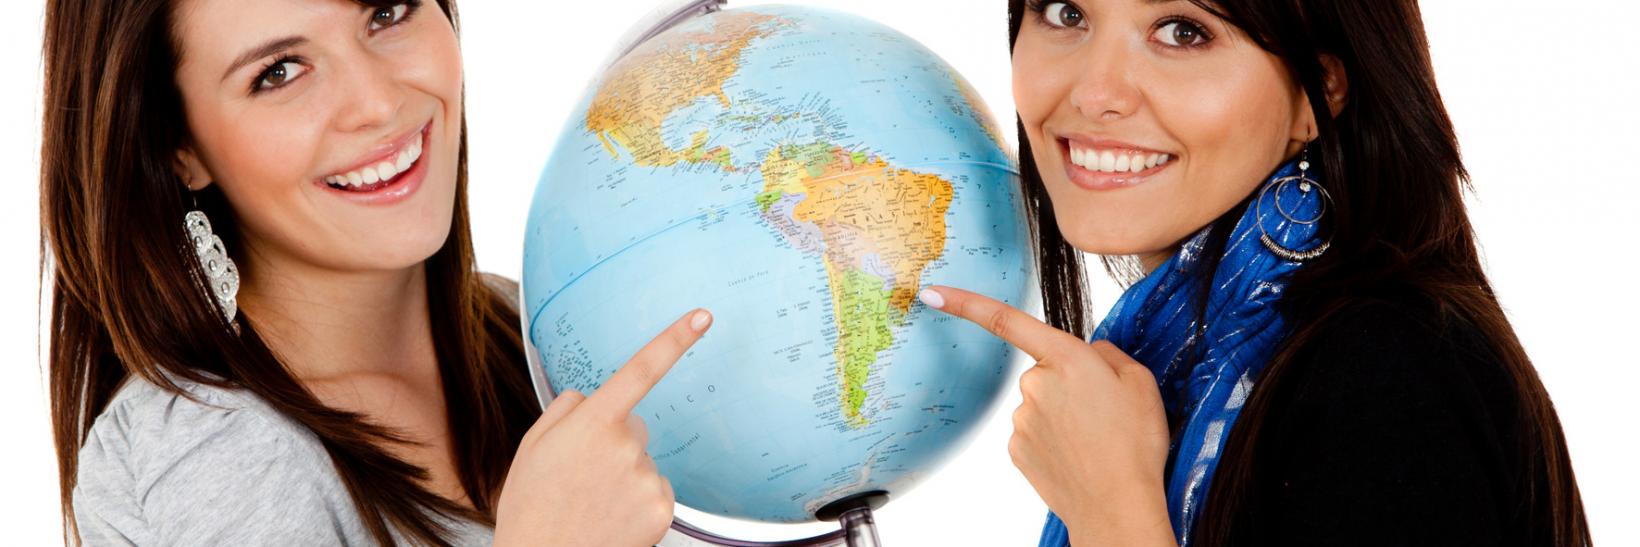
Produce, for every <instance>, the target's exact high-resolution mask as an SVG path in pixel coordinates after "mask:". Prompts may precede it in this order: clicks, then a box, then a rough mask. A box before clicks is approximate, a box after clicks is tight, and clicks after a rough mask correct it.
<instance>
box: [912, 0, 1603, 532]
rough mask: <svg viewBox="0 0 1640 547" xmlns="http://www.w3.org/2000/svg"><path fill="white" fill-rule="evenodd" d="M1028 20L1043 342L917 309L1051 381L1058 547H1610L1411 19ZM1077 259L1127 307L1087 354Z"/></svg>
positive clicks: (1312, 12) (1041, 387)
mask: <svg viewBox="0 0 1640 547" xmlns="http://www.w3.org/2000/svg"><path fill="white" fill-rule="evenodd" d="M1009 15H1010V29H1009V31H1010V34H1009V35H1010V47H1011V48H1012V54H1013V61H1014V94H1015V99H1016V104H1017V106H1018V114H1019V131H1020V148H1021V153H1020V160H1021V163H1022V172H1023V177H1022V178H1023V189H1024V192H1025V197H1026V202H1027V207H1028V209H1029V212H1030V217H1031V219H1032V227H1033V234H1034V236H1035V240H1036V244H1037V262H1038V266H1039V271H1040V275H1041V284H1042V287H1041V288H1042V295H1043V300H1044V303H1045V308H1046V316H1047V322H1046V323H1044V322H1041V321H1038V320H1036V319H1035V318H1033V317H1031V316H1030V315H1028V314H1025V313H1023V312H1020V311H1018V310H1015V309H1013V308H1010V307H1008V306H1006V305H1004V304H1002V303H999V302H997V301H995V300H991V299H989V298H986V297H984V296H981V295H977V294H973V293H969V292H966V291H962V290H960V289H955V288H949V287H935V288H930V289H928V290H926V291H924V292H923V293H922V295H921V297H922V300H923V302H925V303H926V304H928V305H929V306H931V307H934V308H938V309H941V310H944V311H946V312H949V313H951V314H954V315H957V316H959V317H962V318H965V319H968V320H971V321H974V322H975V323H978V324H980V325H981V326H984V327H986V328H987V329H989V330H990V331H991V332H993V333H995V334H996V335H997V336H999V337H1002V338H1004V339H1006V340H1008V341H1009V342H1011V343H1013V344H1014V345H1016V346H1018V347H1019V348H1020V349H1022V350H1024V351H1025V352H1026V353H1028V354H1030V355H1031V356H1032V357H1033V358H1034V359H1036V361H1037V364H1036V365H1035V366H1034V367H1032V368H1031V369H1030V370H1028V371H1026V372H1025V374H1024V375H1022V376H1021V377H1020V380H1019V387H1020V390H1021V392H1022V393H1023V395H1024V397H1023V400H1024V402H1023V404H1022V405H1021V406H1020V408H1019V409H1018V410H1017V411H1016V412H1015V413H1014V426H1015V431H1014V435H1013V438H1012V439H1011V441H1010V444H1009V451H1010V454H1011V455H1012V457H1013V460H1014V463H1015V465H1016V466H1017V467H1018V468H1019V469H1020V471H1021V472H1022V473H1023V474H1024V476H1025V478H1026V479H1027V480H1028V481H1030V483H1031V485H1032V486H1033V487H1034V488H1035V489H1036V490H1037V492H1038V494H1040V495H1041V496H1042V499H1043V501H1044V502H1046V504H1047V505H1048V508H1049V509H1050V510H1051V511H1052V513H1051V514H1050V515H1049V517H1048V522H1047V525H1046V526H1045V527H1044V529H1043V534H1042V538H1041V544H1042V545H1043V546H1044V547H1060V546H1063V545H1069V544H1074V545H1077V546H1078V547H1085V546H1094V545H1124V546H1125V545H1175V544H1177V545H1298V544H1302V545H1588V544H1590V539H1589V537H1588V525H1587V523H1586V521H1585V519H1584V515H1583V510H1582V506H1581V502H1580V500H1579V496H1578V492H1577V483H1576V479H1575V478H1574V476H1573V473H1572V469H1571V465H1570V461H1569V458H1568V455H1567V448H1566V444H1565V440H1564V438H1563V435H1562V433H1561V429H1560V424H1559V421H1558V419H1557V418H1556V415H1555V411H1554V407H1553V405H1552V404H1551V403H1550V400H1549V398H1548V395H1547V393H1546V392H1545V391H1544V388H1543V386H1542V384H1541V382H1539V380H1538V377H1537V374H1536V372H1535V371H1534V369H1533V367H1532V364H1531V361H1530V360H1529V359H1528V357H1527V356H1526V354H1525V352H1524V351H1523V350H1522V348H1521V345H1520V343H1519V341H1518V340H1517V339H1516V337H1515V335H1514V332H1513V330H1512V329H1511V327H1510V326H1509V323H1508V320H1507V319H1506V318H1505V316H1504V314H1503V311H1502V309H1501V308H1500V306H1499V304H1498V302H1497V300H1496V298H1495V297H1494V295H1493V294H1492V290H1491V287H1490V284H1489V283H1488V281H1487V278H1486V275H1485V273H1484V271H1483V269H1482V267H1481V265H1480V261H1479V259H1478V254H1477V251H1476V241H1475V238H1474V234H1473V230H1472V229H1471V227H1470V224H1469V221H1468V218H1467V215H1466V213H1465V211H1464V206H1463V202H1462V190H1463V189H1464V188H1465V185H1466V183H1467V174H1466V172H1465V171H1464V168H1463V165H1462V161H1461V159H1460V157H1459V154H1458V145H1457V142H1456V137H1455V134H1454V131H1453V128H1452V124H1451V121H1450V120H1449V119H1448V117H1447V115H1446V111H1445V107H1444V105H1443V104H1442V102H1441V99H1440V95H1439V93H1438V91H1437V89H1436V86H1435V78H1434V74H1433V70H1432V68H1431V66H1430V61H1429V56H1428V52H1427V43H1426V41H1425V38H1424V35H1423V24H1422V21H1421V20H1420V18H1419V11H1418V6H1417V4H1416V2H1415V1H1413V0H1370V1H1342V0H1339V1H1320V2H1317V1H1313V0H1309V1H1305V0H1220V1H1208V0H1189V1H1184V0H1174V1H1161V2H1158V1H1154V0H1067V1H1051V0H1011V1H1010V2H1009ZM1081 253H1094V254H1098V255H1102V256H1103V257H1105V258H1104V259H1103V260H1104V262H1105V266H1106V269H1107V270H1109V271H1110V272H1111V273H1112V274H1113V275H1116V276H1117V277H1118V278H1119V279H1121V280H1123V281H1124V282H1126V283H1127V284H1128V288H1127V290H1126V292H1125V293H1124V294H1122V296H1121V298H1120V299H1119V300H1118V301H1117V303H1116V305H1115V306H1114V308H1113V309H1112V310H1111V311H1110V313H1109V314H1108V315H1107V316H1106V317H1105V319H1104V321H1102V322H1101V323H1100V324H1099V325H1098V327H1097V328H1095V329H1091V333H1090V332H1089V331H1090V328H1089V327H1090V326H1091V325H1090V322H1089V321H1088V319H1087V314H1088V311H1087V310H1086V302H1087V298H1086V295H1085V288H1084V285H1085V283H1084V282H1085V280H1084V278H1083V269H1082V268H1083V263H1082V259H1081V256H1082V255H1081ZM1090 334H1091V336H1089V335H1090ZM1088 340H1092V341H1093V343H1091V344H1090V343H1088Z"/></svg>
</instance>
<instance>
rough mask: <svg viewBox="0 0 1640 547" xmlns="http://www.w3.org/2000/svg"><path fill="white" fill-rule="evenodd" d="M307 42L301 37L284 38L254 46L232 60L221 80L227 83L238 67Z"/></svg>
mask: <svg viewBox="0 0 1640 547" xmlns="http://www.w3.org/2000/svg"><path fill="white" fill-rule="evenodd" d="M307 41H308V40H307V38H303V37H301V36H286V37H284V38H278V39H274V40H270V41H268V42H266V43H264V44H262V45H260V46H256V47H255V48H252V49H251V50H249V51H246V52H245V53H243V54H240V55H239V58H238V59H234V61H233V63H232V64H229V65H228V70H226V71H224V72H223V73H222V80H223V81H227V79H228V77H229V76H232V75H233V73H234V72H235V71H237V70H239V69H240V67H243V66H245V65H248V64H251V63H252V62H254V61H256V60H257V59H261V58H263V57H267V56H269V55H273V54H274V53H278V52H279V51H280V50H285V49H290V48H293V47H296V46H299V45H302V44H306V43H307Z"/></svg>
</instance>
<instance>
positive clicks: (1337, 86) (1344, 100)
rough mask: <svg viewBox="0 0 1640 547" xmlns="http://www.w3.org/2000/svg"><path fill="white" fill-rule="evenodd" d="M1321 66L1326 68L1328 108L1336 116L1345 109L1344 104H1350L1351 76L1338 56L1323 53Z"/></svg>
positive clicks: (1323, 78) (1323, 77)
mask: <svg viewBox="0 0 1640 547" xmlns="http://www.w3.org/2000/svg"><path fill="white" fill-rule="evenodd" d="M1321 68H1322V69H1324V70H1326V74H1325V75H1323V76H1322V85H1323V86H1325V88H1326V90H1327V110H1328V111H1329V112H1331V113H1332V115H1333V117H1334V118H1336V117H1338V113H1339V112H1343V111H1344V105H1346V104H1349V100H1350V78H1349V75H1348V74H1345V73H1344V62H1343V61H1340V60H1338V57H1336V56H1333V55H1325V54H1324V55H1322V56H1321Z"/></svg>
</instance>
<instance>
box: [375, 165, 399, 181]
mask: <svg viewBox="0 0 1640 547" xmlns="http://www.w3.org/2000/svg"><path fill="white" fill-rule="evenodd" d="M376 174H378V175H380V176H381V179H382V180H393V177H395V176H398V174H399V168H398V167H394V166H393V164H392V162H385V161H384V162H381V163H380V164H377V165H376Z"/></svg>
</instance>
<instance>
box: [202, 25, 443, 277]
mask: <svg viewBox="0 0 1640 547" xmlns="http://www.w3.org/2000/svg"><path fill="white" fill-rule="evenodd" d="M175 9H176V11H175V13H176V25H175V29H176V33H177V42H178V43H179V45H180V46H181V57H180V66H179V67H178V69H177V73H176V82H177V84H178V87H179V88H180V90H181V92H182V97H183V104H184V109H185V111H186V113H187V118H188V129H189V132H190V135H191V137H192V145H191V146H190V147H189V148H188V149H186V150H183V151H182V152H181V153H179V161H178V167H179V171H182V172H183V178H184V180H185V181H187V183H188V185H189V187H190V188H192V189H195V190H197V189H200V188H203V187H204V186H206V185H208V184H213V183H214V184H217V185H219V187H220V188H221V190H222V192H223V194H224V195H225V196H226V197H227V200H228V202H229V204H230V205H231V206H232V207H233V210H234V213H235V214H236V215H237V216H238V220H239V229H240V232H241V234H243V240H244V243H245V245H246V246H247V247H248V248H249V249H248V251H249V252H247V253H246V255H247V256H249V257H250V260H251V264H252V267H251V268H248V273H250V274H252V275H251V276H252V277H253V278H254V277H255V276H254V272H255V270H256V266H258V265H275V264H277V265H279V266H307V267H310V268H319V269H326V270H335V271H365V270H394V269H404V268H407V267H411V266H415V265H417V264H419V263H421V262H422V261H424V260H426V259H427V258H428V257H429V256H432V254H433V253H434V252H436V251H437V250H438V249H439V248H440V247H441V246H442V245H443V244H444V242H445V239H446V238H447V237H448V236H449V232H450V225H451V218H452V215H453V211H454V203H455V193H456V174H457V168H458V166H457V154H458V152H459V147H460V141H461V119H462V111H461V97H462V67H461V52H460V49H459V46H458V44H457V42H456V35H455V31H454V29H453V28H452V26H451V23H450V20H449V19H448V18H446V17H445V16H444V14H443V12H442V11H441V10H440V9H439V8H438V6H437V4H435V3H434V2H432V1H425V5H424V4H423V1H412V2H405V3H400V4H397V5H393V6H390V7H383V8H373V7H368V6H363V5H361V4H358V3H355V2H351V1H349V0H179V1H178V3H177V5H176V6H175Z"/></svg>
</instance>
